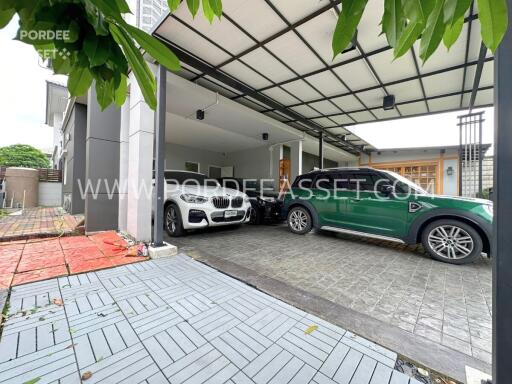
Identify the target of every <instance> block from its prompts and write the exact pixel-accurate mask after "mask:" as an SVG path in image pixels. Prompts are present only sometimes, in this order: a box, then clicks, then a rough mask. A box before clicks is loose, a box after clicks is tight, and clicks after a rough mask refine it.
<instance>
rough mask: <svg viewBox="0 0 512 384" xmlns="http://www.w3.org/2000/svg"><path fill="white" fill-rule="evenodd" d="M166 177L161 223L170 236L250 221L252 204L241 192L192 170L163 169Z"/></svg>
mask: <svg viewBox="0 0 512 384" xmlns="http://www.w3.org/2000/svg"><path fill="white" fill-rule="evenodd" d="M165 180H166V186H165V187H166V188H165V209H164V212H165V213H164V225H165V229H166V230H167V233H168V234H169V236H172V237H178V236H182V235H184V234H185V231H186V230H187V229H197V228H206V227H217V226H222V225H232V224H242V223H246V222H248V221H249V220H250V216H251V212H250V211H251V203H250V200H249V198H248V197H247V195H246V194H245V193H243V192H240V191H237V190H234V189H229V188H223V187H222V186H221V185H220V184H219V183H218V182H217V181H216V180H213V179H208V178H207V177H206V176H205V175H203V174H200V173H194V172H184V171H165Z"/></svg>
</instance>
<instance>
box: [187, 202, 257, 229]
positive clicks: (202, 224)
mask: <svg viewBox="0 0 512 384" xmlns="http://www.w3.org/2000/svg"><path fill="white" fill-rule="evenodd" d="M250 207H251V206H250V204H244V205H243V206H242V207H241V208H237V209H225V210H221V209H215V208H213V207H212V208H211V209H210V208H209V207H203V206H196V207H193V208H190V209H188V210H185V211H184V212H182V213H181V214H182V219H183V228H185V229H199V228H207V227H219V226H223V225H230V224H243V223H247V222H249V220H250ZM229 211H236V215H235V216H226V212H229Z"/></svg>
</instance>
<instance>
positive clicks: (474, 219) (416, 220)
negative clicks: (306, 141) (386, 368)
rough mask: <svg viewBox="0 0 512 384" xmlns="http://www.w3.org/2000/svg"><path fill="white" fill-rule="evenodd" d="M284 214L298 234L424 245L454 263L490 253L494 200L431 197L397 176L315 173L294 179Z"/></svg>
mask: <svg viewBox="0 0 512 384" xmlns="http://www.w3.org/2000/svg"><path fill="white" fill-rule="evenodd" d="M284 210H285V211H284V212H285V214H286V217H287V223H288V227H289V228H290V230H291V231H292V232H293V233H296V234H300V235H304V234H306V233H308V232H310V231H311V230H312V229H313V228H314V229H322V230H327V231H334V232H342V233H348V234H354V235H362V236H367V237H374V238H378V239H384V240H391V241H398V242H401V243H406V244H418V243H422V244H423V247H424V248H425V249H426V250H427V251H428V252H429V254H430V255H431V256H432V258H434V259H436V260H440V261H444V262H448V263H452V264H466V263H470V262H472V261H474V260H476V259H478V258H479V257H480V256H481V255H482V253H487V254H489V253H490V241H491V231H492V218H493V206H492V202H491V201H489V200H482V199H472V198H461V197H454V196H439V195H432V194H429V193H427V192H426V191H425V190H423V189H422V188H421V187H419V186H418V185H416V184H414V183H412V182H411V181H409V180H408V179H406V178H404V177H402V176H400V175H398V174H396V173H394V172H388V171H381V170H377V169H372V168H336V169H327V170H322V171H313V172H311V173H308V174H305V175H302V176H299V177H298V178H297V179H296V180H295V182H294V183H293V185H292V188H291V190H290V191H288V192H287V193H286V196H285V202H284Z"/></svg>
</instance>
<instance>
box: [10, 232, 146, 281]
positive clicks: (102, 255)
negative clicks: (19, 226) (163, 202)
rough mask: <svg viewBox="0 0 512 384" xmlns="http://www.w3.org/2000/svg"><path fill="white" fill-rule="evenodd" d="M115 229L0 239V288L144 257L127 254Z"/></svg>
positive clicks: (111, 265) (87, 270)
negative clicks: (88, 232)
mask: <svg viewBox="0 0 512 384" xmlns="http://www.w3.org/2000/svg"><path fill="white" fill-rule="evenodd" d="M125 246H126V242H125V241H124V240H123V239H122V238H121V237H120V236H119V235H118V234H117V233H116V232H113V231H111V232H101V233H98V234H95V235H92V236H72V237H61V238H54V239H44V240H43V239H36V240H28V241H27V240H20V241H12V242H9V243H0V289H5V288H9V286H10V285H18V284H24V283H29V282H33V281H39V280H45V279H50V278H52V277H57V276H65V275H68V274H75V273H82V272H89V271H96V270H98V269H104V268H110V267H116V266H119V265H124V264H130V263H135V262H139V261H143V260H147V258H146V257H133V256H128V253H129V251H128V250H127V249H126V248H125Z"/></svg>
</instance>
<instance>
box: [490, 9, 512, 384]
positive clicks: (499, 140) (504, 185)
mask: <svg viewBox="0 0 512 384" xmlns="http://www.w3.org/2000/svg"><path fill="white" fill-rule="evenodd" d="M508 13H509V20H512V0H508ZM510 68H512V29H511V28H509V29H508V31H507V33H506V35H505V38H504V39H503V42H502V43H501V46H500V48H499V49H498V51H497V53H496V60H495V62H494V76H495V77H494V79H495V80H494V81H495V88H494V103H495V109H494V114H495V115H494V145H495V154H494V162H495V166H494V232H493V273H492V279H493V286H492V298H493V311H492V315H493V383H494V384H508V383H510V356H511V355H512V326H511V324H512V305H511V302H512V253H511V252H512V236H510V228H512V178H511V175H510V170H511V169H512V109H511V108H510V106H511V105H512V72H511V71H510Z"/></svg>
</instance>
